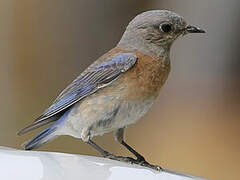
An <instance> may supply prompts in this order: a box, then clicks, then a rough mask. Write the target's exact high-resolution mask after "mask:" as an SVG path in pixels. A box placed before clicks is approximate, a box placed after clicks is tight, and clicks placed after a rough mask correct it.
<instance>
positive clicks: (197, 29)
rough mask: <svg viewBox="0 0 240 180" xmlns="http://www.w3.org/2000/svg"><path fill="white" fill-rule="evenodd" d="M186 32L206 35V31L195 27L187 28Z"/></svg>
mask: <svg viewBox="0 0 240 180" xmlns="http://www.w3.org/2000/svg"><path fill="white" fill-rule="evenodd" d="M185 30H186V32H187V33H205V31H204V30H202V29H200V28H198V27H195V26H187V27H186V28H185Z"/></svg>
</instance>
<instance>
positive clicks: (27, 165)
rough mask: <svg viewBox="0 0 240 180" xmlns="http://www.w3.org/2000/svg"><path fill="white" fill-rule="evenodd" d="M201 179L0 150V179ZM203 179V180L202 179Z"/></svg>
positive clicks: (80, 157) (55, 155) (101, 160)
mask: <svg viewBox="0 0 240 180" xmlns="http://www.w3.org/2000/svg"><path fill="white" fill-rule="evenodd" d="M75 179H76V180H118V179H119V180H120V179H121V180H122V179H124V180H128V179H130V180H135V179H147V180H193V179H194V180H204V179H203V178H200V177H195V176H191V175H186V174H182V173H178V172H174V171H170V170H164V171H162V172H158V171H154V170H151V169H148V168H143V167H141V166H137V165H131V164H127V163H122V162H118V161H113V160H109V159H105V158H99V157H92V156H85V155H74V154H65V153H54V152H39V151H21V150H15V149H10V148H6V147H0V180H75ZM205 180H206V179H205Z"/></svg>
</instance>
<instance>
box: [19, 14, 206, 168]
mask: <svg viewBox="0 0 240 180" xmlns="http://www.w3.org/2000/svg"><path fill="white" fill-rule="evenodd" d="M189 33H205V31H204V30H202V29H200V28H198V27H196V26H192V25H189V24H188V23H187V22H186V21H185V19H184V18H183V17H182V16H180V15H178V14H176V13H175V12H172V11H169V10H150V11H145V12H143V13H140V14H139V15H137V16H136V17H135V18H133V19H132V20H131V21H130V23H129V24H128V26H127V27H126V30H125V32H124V33H123V35H122V37H121V39H120V41H119V42H118V43H117V45H116V46H115V47H114V48H113V49H111V50H109V51H108V52H107V53H105V54H103V55H102V56H101V57H99V58H98V59H97V60H96V61H95V62H93V63H92V64H91V65H90V66H89V67H88V68H87V69H86V70H85V71H83V72H82V73H81V74H80V75H79V76H78V77H77V78H76V79H75V80H74V81H73V82H72V83H71V84H70V85H69V86H67V87H66V88H65V89H64V90H63V91H62V92H61V93H60V95H59V96H58V97H57V98H56V100H55V101H54V102H53V103H52V105H50V107H48V108H47V109H46V110H45V111H44V112H43V113H42V114H41V115H40V116H39V117H38V118H37V119H36V120H35V121H34V122H33V123H32V124H30V125H29V126H27V127H26V128H24V129H22V130H21V131H19V132H18V135H22V134H25V133H27V132H29V131H31V130H34V129H36V128H39V127H42V126H45V125H48V124H49V127H48V128H46V129H45V130H43V131H42V132H40V133H39V134H37V135H36V136H35V137H33V138H32V139H30V140H28V141H27V142H25V143H24V145H23V146H24V148H25V150H32V149H35V148H38V147H40V146H42V145H43V144H45V143H47V142H49V141H51V140H53V139H55V138H57V137H58V136H62V135H70V136H73V137H75V138H80V139H82V140H83V142H85V143H87V144H89V145H90V146H92V147H93V148H94V149H96V150H97V151H98V152H99V153H100V154H101V155H102V156H103V157H106V158H110V159H114V160H119V161H124V162H130V163H136V164H140V165H143V166H148V167H149V166H150V167H152V165H151V164H150V163H148V162H147V161H146V160H145V158H144V156H142V155H141V154H140V153H138V152H137V151H136V150H134V149H133V148H132V147H131V146H130V145H128V144H127V143H126V141H125V136H124V132H125V130H126V128H127V127H128V126H129V125H131V124H134V123H136V122H137V121H138V120H139V119H140V118H142V117H143V116H144V115H145V114H146V113H147V112H148V110H149V109H150V108H151V106H152V105H153V104H154V102H155V100H156V99H157V97H158V95H159V93H160V89H161V87H162V86H163V85H164V83H165V82H166V80H167V77H168V75H169V72H170V69H171V64H170V49H171V46H172V44H173V42H174V41H175V40H176V39H177V38H178V37H180V36H184V35H186V34H189ZM108 132H114V137H115V140H116V141H117V142H119V143H120V144H121V145H123V146H124V147H125V148H127V149H128V150H129V151H130V152H131V153H132V154H133V155H135V157H136V158H131V157H123V156H116V155H113V154H111V153H109V152H108V151H105V150H104V149H103V148H102V147H100V146H99V145H97V144H96V143H95V142H94V141H93V137H95V136H100V135H103V134H105V133H108Z"/></svg>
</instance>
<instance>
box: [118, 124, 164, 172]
mask: <svg viewBox="0 0 240 180" xmlns="http://www.w3.org/2000/svg"><path fill="white" fill-rule="evenodd" d="M115 139H116V140H117V141H118V142H119V143H120V144H122V145H123V146H124V147H126V148H127V149H128V150H129V151H130V152H131V153H133V154H134V155H135V156H136V158H137V159H136V164H139V165H141V166H145V167H149V168H152V169H156V170H162V168H161V167H160V166H156V165H152V164H150V163H148V162H147V161H146V160H145V158H144V157H143V156H142V155H141V154H139V153H138V152H137V151H135V150H134V149H133V148H132V147H131V146H129V145H128V144H127V143H126V142H125V141H124V140H123V139H124V128H120V129H118V130H117V131H115Z"/></svg>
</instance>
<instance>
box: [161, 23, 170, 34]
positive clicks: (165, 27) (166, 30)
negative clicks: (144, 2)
mask: <svg viewBox="0 0 240 180" xmlns="http://www.w3.org/2000/svg"><path fill="white" fill-rule="evenodd" d="M159 28H160V30H161V31H162V32H164V33H169V32H170V31H172V25H171V24H168V23H165V24H161V25H160V27H159Z"/></svg>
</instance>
